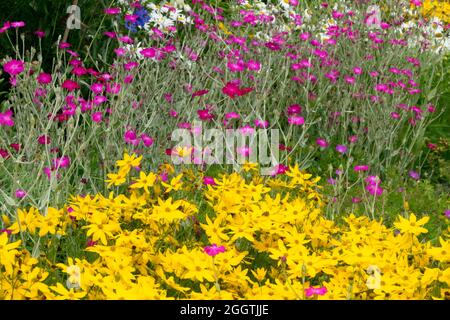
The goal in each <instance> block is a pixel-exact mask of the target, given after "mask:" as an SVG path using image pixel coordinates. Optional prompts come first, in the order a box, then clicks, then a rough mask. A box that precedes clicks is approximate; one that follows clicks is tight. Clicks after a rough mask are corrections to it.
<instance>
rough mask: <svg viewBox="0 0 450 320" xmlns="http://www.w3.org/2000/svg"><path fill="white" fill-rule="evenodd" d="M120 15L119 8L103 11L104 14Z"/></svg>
mask: <svg viewBox="0 0 450 320" xmlns="http://www.w3.org/2000/svg"><path fill="white" fill-rule="evenodd" d="M119 13H120V8H106V9H105V14H111V15H114V14H119Z"/></svg>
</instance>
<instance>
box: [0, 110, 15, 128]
mask: <svg viewBox="0 0 450 320" xmlns="http://www.w3.org/2000/svg"><path fill="white" fill-rule="evenodd" d="M12 114H13V112H12V111H11V110H7V111H5V112H3V113H1V112H0V126H7V127H12V126H14V119H13V118H12Z"/></svg>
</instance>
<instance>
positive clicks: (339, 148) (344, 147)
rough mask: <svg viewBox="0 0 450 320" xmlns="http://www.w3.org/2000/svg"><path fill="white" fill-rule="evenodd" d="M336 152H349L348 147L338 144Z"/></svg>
mask: <svg viewBox="0 0 450 320" xmlns="http://www.w3.org/2000/svg"><path fill="white" fill-rule="evenodd" d="M336 151H337V152H339V153H346V152H347V147H346V146H344V145H342V144H338V145H337V146H336Z"/></svg>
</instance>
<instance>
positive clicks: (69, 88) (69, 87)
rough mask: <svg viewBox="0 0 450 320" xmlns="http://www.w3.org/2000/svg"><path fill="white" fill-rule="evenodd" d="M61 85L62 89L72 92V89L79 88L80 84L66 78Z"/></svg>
mask: <svg viewBox="0 0 450 320" xmlns="http://www.w3.org/2000/svg"><path fill="white" fill-rule="evenodd" d="M61 87H62V88H63V89H66V90H67V91H69V92H72V91H74V90H76V89H79V88H80V85H79V84H78V83H77V82H75V81H73V80H70V79H67V80H66V81H64V82H63V84H62V85H61Z"/></svg>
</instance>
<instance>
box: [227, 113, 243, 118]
mask: <svg viewBox="0 0 450 320" xmlns="http://www.w3.org/2000/svg"><path fill="white" fill-rule="evenodd" d="M239 118H240V115H239V114H238V113H236V112H228V113H226V114H225V119H239Z"/></svg>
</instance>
